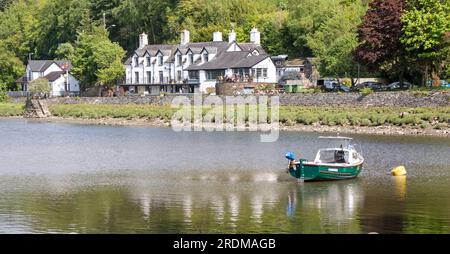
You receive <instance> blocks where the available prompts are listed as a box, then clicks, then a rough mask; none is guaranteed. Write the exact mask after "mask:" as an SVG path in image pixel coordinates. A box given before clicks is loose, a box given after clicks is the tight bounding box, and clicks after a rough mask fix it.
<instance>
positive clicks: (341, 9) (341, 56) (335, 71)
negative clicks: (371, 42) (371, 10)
mask: <svg viewBox="0 0 450 254" xmlns="http://www.w3.org/2000/svg"><path fill="white" fill-rule="evenodd" d="M364 11H365V7H364V6H363V5H362V4H361V3H360V2H358V1H349V2H348V3H347V2H342V3H340V4H339V5H336V6H335V9H334V11H333V12H334V14H335V15H333V17H330V18H328V19H326V20H324V21H323V23H322V24H321V25H320V27H319V28H318V29H317V30H316V31H315V32H313V33H310V34H308V36H306V42H307V45H308V47H309V48H310V49H311V50H312V52H313V54H314V55H315V56H317V57H318V63H317V64H318V67H319V71H320V73H321V75H324V76H332V77H350V78H352V81H354V80H353V78H355V77H357V75H358V72H359V71H360V68H359V66H358V64H357V63H355V62H354V61H353V60H352V51H353V50H354V49H355V48H356V46H357V45H358V42H357V38H356V30H357V26H358V25H359V24H360V23H361V17H362V16H363V14H364Z"/></svg>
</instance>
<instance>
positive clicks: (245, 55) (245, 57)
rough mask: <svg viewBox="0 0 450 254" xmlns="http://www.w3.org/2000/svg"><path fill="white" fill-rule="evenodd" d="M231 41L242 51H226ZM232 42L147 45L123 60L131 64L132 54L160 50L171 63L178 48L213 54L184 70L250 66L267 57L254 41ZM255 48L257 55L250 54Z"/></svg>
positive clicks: (153, 54)
mask: <svg viewBox="0 0 450 254" xmlns="http://www.w3.org/2000/svg"><path fill="white" fill-rule="evenodd" d="M232 43H236V44H237V45H238V46H239V47H240V48H241V49H242V51H236V52H226V50H227V49H228V48H229V47H230V45H231V44H232ZM232 43H229V42H227V41H219V42H215V41H210V42H193V43H187V44H186V45H147V46H145V47H144V48H141V49H138V50H136V51H135V52H134V54H133V55H132V56H130V57H129V58H128V59H127V60H126V61H125V64H126V65H129V64H132V58H133V56H135V55H138V56H139V57H142V56H144V55H145V54H146V52H148V53H149V54H150V55H151V56H156V54H157V53H158V52H161V53H162V54H163V55H165V56H169V58H168V59H167V60H166V62H168V63H173V62H174V61H175V54H176V52H177V51H178V50H179V51H180V52H182V53H183V54H186V53H187V52H188V50H191V51H192V52H194V54H200V52H202V50H204V49H206V50H207V51H208V53H210V54H215V57H214V58H212V59H210V61H209V62H207V63H203V64H202V63H201V61H199V60H197V61H196V62H195V63H194V64H193V65H191V66H189V67H188V68H187V69H186V70H214V69H228V68H250V67H252V66H254V65H256V64H258V63H259V62H261V61H263V60H265V59H266V58H268V57H269V55H267V54H266V51H265V50H264V49H263V48H262V47H261V46H260V45H256V44H254V43H237V42H232ZM255 49H256V50H257V51H258V53H259V55H251V54H250V53H251V52H253V51H254V50H255ZM249 54H250V55H249Z"/></svg>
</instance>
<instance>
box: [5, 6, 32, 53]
mask: <svg viewBox="0 0 450 254" xmlns="http://www.w3.org/2000/svg"><path fill="white" fill-rule="evenodd" d="M39 6H40V1H26V0H17V1H14V2H12V3H11V4H10V5H8V8H7V9H6V10H5V11H3V12H0V42H1V44H2V47H3V48H5V49H6V50H8V51H9V52H12V53H13V54H14V55H15V56H16V57H18V58H19V59H20V60H22V61H25V60H26V59H27V58H28V54H29V53H30V52H31V51H32V49H33V38H34V36H33V24H34V23H35V22H36V18H35V16H36V13H37V12H38V10H39Z"/></svg>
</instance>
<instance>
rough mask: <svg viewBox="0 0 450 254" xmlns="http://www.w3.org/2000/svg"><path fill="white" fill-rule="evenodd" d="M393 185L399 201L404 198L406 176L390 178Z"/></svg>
mask: <svg viewBox="0 0 450 254" xmlns="http://www.w3.org/2000/svg"><path fill="white" fill-rule="evenodd" d="M392 178H393V181H394V183H395V194H396V197H397V198H398V199H399V200H400V201H401V200H404V199H405V198H406V176H395V177H392Z"/></svg>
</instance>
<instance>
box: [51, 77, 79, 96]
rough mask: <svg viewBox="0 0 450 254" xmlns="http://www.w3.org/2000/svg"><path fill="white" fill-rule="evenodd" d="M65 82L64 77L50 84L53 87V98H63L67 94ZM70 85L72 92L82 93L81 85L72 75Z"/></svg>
mask: <svg viewBox="0 0 450 254" xmlns="http://www.w3.org/2000/svg"><path fill="white" fill-rule="evenodd" d="M65 82H66V79H65V77H64V76H61V77H60V78H59V79H57V80H55V81H53V82H50V85H51V87H52V92H51V94H52V96H62V95H64V92H65ZM69 84H70V92H80V85H79V82H78V80H76V79H75V77H73V76H72V75H69Z"/></svg>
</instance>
